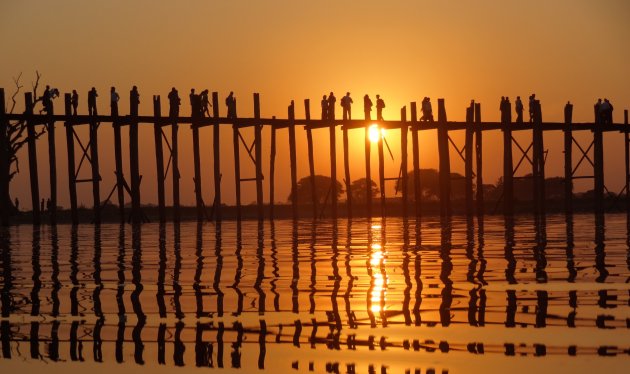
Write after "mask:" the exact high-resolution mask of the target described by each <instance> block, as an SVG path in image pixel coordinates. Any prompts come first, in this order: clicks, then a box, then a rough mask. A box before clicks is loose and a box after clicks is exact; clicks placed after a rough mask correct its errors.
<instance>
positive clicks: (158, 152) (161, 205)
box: [153, 96, 166, 222]
mask: <svg viewBox="0 0 630 374" xmlns="http://www.w3.org/2000/svg"><path fill="white" fill-rule="evenodd" d="M161 112H162V106H161V103H160V96H153V118H154V120H153V138H154V140H155V166H156V170H157V175H156V177H157V193H158V212H159V215H160V222H164V221H166V204H165V197H164V151H163V149H162V123H161V122H160V117H161V116H162V113H161Z"/></svg>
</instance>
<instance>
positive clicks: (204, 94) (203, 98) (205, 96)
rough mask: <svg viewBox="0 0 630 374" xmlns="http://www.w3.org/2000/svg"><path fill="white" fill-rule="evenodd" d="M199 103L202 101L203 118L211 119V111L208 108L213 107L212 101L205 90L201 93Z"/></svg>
mask: <svg viewBox="0 0 630 374" xmlns="http://www.w3.org/2000/svg"><path fill="white" fill-rule="evenodd" d="M199 101H201V116H202V117H205V116H208V117H210V109H208V107H211V106H212V104H210V100H209V99H208V90H207V89H206V90H203V91H201V95H199Z"/></svg>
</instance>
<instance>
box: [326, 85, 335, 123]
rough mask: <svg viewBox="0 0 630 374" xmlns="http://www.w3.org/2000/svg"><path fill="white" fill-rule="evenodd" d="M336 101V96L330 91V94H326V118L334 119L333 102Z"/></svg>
mask: <svg viewBox="0 0 630 374" xmlns="http://www.w3.org/2000/svg"><path fill="white" fill-rule="evenodd" d="M336 102H337V98H336V97H335V94H333V93H332V91H330V95H328V119H329V120H334V119H335V103H336Z"/></svg>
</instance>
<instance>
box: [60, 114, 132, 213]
mask: <svg viewBox="0 0 630 374" xmlns="http://www.w3.org/2000/svg"><path fill="white" fill-rule="evenodd" d="M110 110H111V115H112V117H113V121H114V123H113V128H114V157H115V162H116V192H117V194H118V216H119V217H120V222H121V223H124V222H125V183H124V181H125V180H124V178H123V160H122V136H121V133H120V127H121V123H120V122H119V121H118V109H117V106H116V110H115V111H114V110H113V109H112V108H111V107H110ZM66 115H68V113H67V114H66Z"/></svg>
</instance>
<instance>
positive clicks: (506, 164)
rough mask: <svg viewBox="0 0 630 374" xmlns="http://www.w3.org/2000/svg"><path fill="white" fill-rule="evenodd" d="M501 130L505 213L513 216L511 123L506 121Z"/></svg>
mask: <svg viewBox="0 0 630 374" xmlns="http://www.w3.org/2000/svg"><path fill="white" fill-rule="evenodd" d="M504 120H505V118H504ZM501 131H502V132H503V214H504V215H505V216H512V215H513V214H514V162H513V158H512V129H511V124H510V123H508V122H507V121H504V122H503V129H501Z"/></svg>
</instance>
